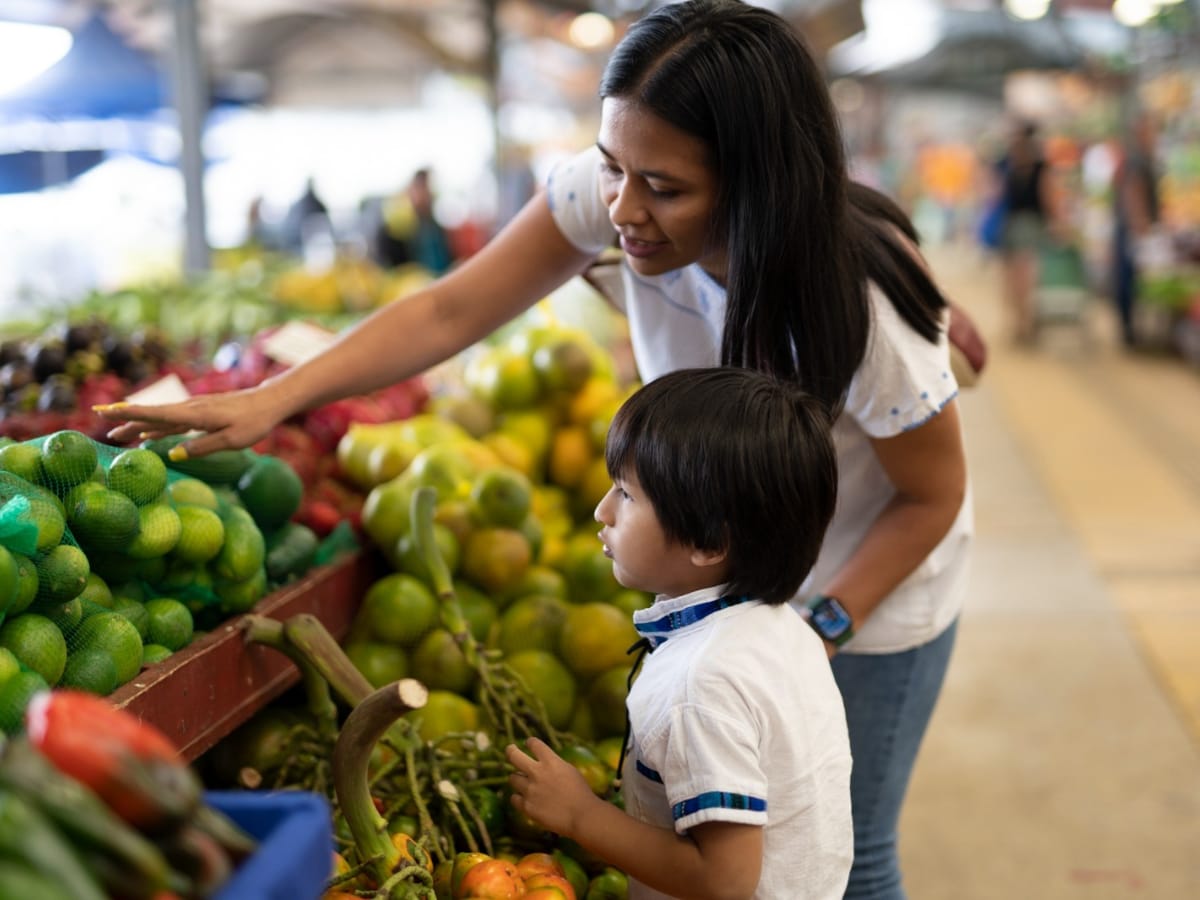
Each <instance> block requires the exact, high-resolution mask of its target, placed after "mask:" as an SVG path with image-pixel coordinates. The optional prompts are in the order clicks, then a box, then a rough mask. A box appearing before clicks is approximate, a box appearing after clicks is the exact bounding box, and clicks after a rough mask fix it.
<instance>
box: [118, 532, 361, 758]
mask: <svg viewBox="0 0 1200 900" xmlns="http://www.w3.org/2000/svg"><path fill="white" fill-rule="evenodd" d="M382 574H383V563H382V561H381V560H380V559H379V557H378V556H377V555H376V554H374V553H371V552H366V551H360V552H357V553H354V554H352V555H350V556H347V557H345V558H343V559H341V560H338V561H336V562H333V563H330V564H329V565H325V566H321V567H319V568H316V569H313V570H312V571H311V572H309V573H308V574H307V575H306V576H305V577H304V578H303V579H301V580H299V581H296V582H294V583H292V584H289V585H285V586H284V587H282V588H280V589H279V590H278V591H275V592H274V593H273V594H269V595H268V596H266V597H264V598H263V599H262V600H260V601H259V602H258V604H257V605H256V606H255V608H254V613H255V614H256V615H260V616H267V617H269V618H272V619H278V620H280V621H283V620H285V619H288V618H290V617H291V616H294V615H298V614H300V613H311V614H312V615H314V616H316V617H317V618H318V619H320V621H321V622H322V624H324V625H325V627H326V628H327V629H329V632H330V633H331V634H332V635H333V636H334V637H335V638H338V639H339V640H340V639H341V638H342V637H344V636H345V634H346V631H347V630H348V629H349V627H350V622H351V620H352V619H353V618H354V614H355V612H356V611H357V610H358V606H359V604H360V602H361V601H362V597H363V595H364V594H365V593H366V590H367V588H368V587H369V586H370V585H371V584H372V582H374V581H375V580H376V579H377V578H379V577H380V576H381V575H382ZM242 619H243V617H242V616H235V617H233V618H231V619H229V620H228V621H226V622H224V623H222V624H221V625H220V626H218V627H217V628H214V629H213V630H212V631H211V632H209V633H208V634H206V635H204V636H203V637H201V638H199V639H197V640H196V641H194V642H193V643H191V644H189V645H188V646H187V647H184V648H183V649H182V650H179V651H178V652H176V653H173V654H172V655H171V656H169V657H168V658H167V659H165V660H163V661H162V662H161V663H158V664H156V665H154V666H150V667H149V668H147V669H145V670H144V671H143V672H142V673H141V674H140V675H138V676H137V677H135V678H134V679H133V680H132V681H129V682H128V683H126V684H124V685H122V686H121V687H120V688H118V689H117V690H116V691H114V692H113V693H112V694H110V695H109V699H110V700H111V701H112V702H113V704H114V705H116V706H117V707H118V708H123V709H127V710H129V711H130V712H132V713H134V714H135V715H137V716H138V717H139V718H141V719H142V720H143V721H146V722H150V723H152V724H153V725H155V726H157V727H158V728H159V729H161V730H162V731H163V732H164V733H165V734H167V736H169V737H170V738H171V739H172V740H173V741H174V742H175V744H176V746H178V747H179V751H180V753H181V754H182V755H183V757H184V758H185V759H187V760H188V761H189V762H190V761H192V760H195V759H196V758H197V757H199V756H200V755H201V754H202V753H204V752H205V751H206V750H208V749H209V748H210V747H212V746H213V745H214V744H215V743H217V741H219V740H221V739H222V738H223V737H225V736H226V735H228V734H229V733H230V732H232V731H233V730H234V729H235V728H237V727H238V726H239V725H241V724H242V723H243V722H245V721H246V720H247V719H249V718H250V717H251V716H252V715H254V714H255V713H256V712H258V711H259V710H260V709H262V708H263V707H264V706H266V705H267V704H268V703H270V702H271V701H272V700H274V699H275V698H276V697H278V696H279V695H280V694H282V693H283V692H284V691H285V690H287V689H288V688H289V687H291V686H292V685H293V684H295V683H296V682H298V681H299V679H300V670H299V669H297V668H296V666H295V664H294V663H293V662H292V661H291V660H289V659H288V658H287V657H286V656H284V655H283V654H282V653H279V652H277V651H275V650H272V649H270V648H268V647H263V646H259V645H254V644H247V643H246V642H245V640H244V639H243V637H242Z"/></svg>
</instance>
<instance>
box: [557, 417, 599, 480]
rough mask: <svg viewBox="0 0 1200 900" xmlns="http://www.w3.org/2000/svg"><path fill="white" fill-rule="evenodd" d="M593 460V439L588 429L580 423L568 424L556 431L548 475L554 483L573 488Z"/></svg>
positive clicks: (581, 478)
mask: <svg viewBox="0 0 1200 900" xmlns="http://www.w3.org/2000/svg"><path fill="white" fill-rule="evenodd" d="M591 461H592V441H591V438H590V437H589V436H588V433H587V429H586V428H584V427H582V426H580V425H567V426H565V427H563V428H559V429H558V430H557V431H555V432H554V437H553V439H552V441H551V444H550V458H549V461H548V462H547V464H546V475H547V477H548V478H549V479H550V481H552V482H553V483H554V484H557V485H559V486H561V487H564V488H573V487H575V486H576V485H578V484H579V482H580V481H582V480H583V475H584V473H585V472H586V471H587V467H588V464H589V463H590V462H591Z"/></svg>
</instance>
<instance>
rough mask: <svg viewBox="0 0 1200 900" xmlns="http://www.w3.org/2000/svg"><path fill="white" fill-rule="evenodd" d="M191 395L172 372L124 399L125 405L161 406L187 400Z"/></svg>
mask: <svg viewBox="0 0 1200 900" xmlns="http://www.w3.org/2000/svg"><path fill="white" fill-rule="evenodd" d="M191 396H192V395H191V394H189V393H188V389H187V388H186V387H185V386H184V384H183V382H182V381H180V380H179V376H178V375H176V374H175V373H174V372H172V373H171V374H170V375H167V376H165V377H163V378H160V379H158V381H156V382H154V383H153V384H149V385H146V387H144V388H142V389H141V390H140V391H135V392H134V393H132V394H130V395H129V396H128V397H126V398H125V402H126V403H137V404H138V405H141V406H162V405H163V404H165V403H178V402H180V401H181V400H187V399H188V398H189V397H191Z"/></svg>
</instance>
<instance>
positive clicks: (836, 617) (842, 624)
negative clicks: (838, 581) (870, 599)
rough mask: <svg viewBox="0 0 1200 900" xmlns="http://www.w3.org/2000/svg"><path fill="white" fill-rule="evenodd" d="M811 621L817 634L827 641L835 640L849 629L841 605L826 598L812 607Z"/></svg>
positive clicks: (846, 617) (844, 611)
mask: <svg viewBox="0 0 1200 900" xmlns="http://www.w3.org/2000/svg"><path fill="white" fill-rule="evenodd" d="M812 621H813V625H815V626H816V629H817V631H818V632H820V633H821V634H822V635H824V636H825V637H826V638H828V639H829V640H831V641H832V640H836V639H837V638H839V637H840V636H841V635H843V634H845V633H846V631H847V630H848V629H849V628H850V617H849V616H848V615H846V610H844V609H843V608H842V605H841V604H840V603H838V602H837V601H836V600H833V599H832V598H829V597H826V598H824V599H823V600H822V601H821V602H820V603H818V604H816V605H815V606H813V609H812Z"/></svg>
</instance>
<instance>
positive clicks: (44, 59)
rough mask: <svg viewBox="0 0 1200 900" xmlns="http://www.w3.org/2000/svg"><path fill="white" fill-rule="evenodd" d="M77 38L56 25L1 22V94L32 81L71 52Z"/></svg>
mask: <svg viewBox="0 0 1200 900" xmlns="http://www.w3.org/2000/svg"><path fill="white" fill-rule="evenodd" d="M73 42H74V38H73V37H71V32H70V31H68V30H67V29H66V28H59V27H58V26H56V25H30V24H28V23H26V22H0V94H6V93H9V92H10V91H13V90H15V89H16V88H18V87H20V86H21V85H23V84H25V83H26V82H28V81H32V80H33V79H34V78H37V76H39V75H41V74H42V73H43V72H45V71H46V70H47V69H48V68H50V67H51V66H52V65H54V64H55V63H56V62H58V61H59V60H60V59H62V58H63V57H64V56H66V55H67V51H68V50H70V49H71V44H72V43H73Z"/></svg>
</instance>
